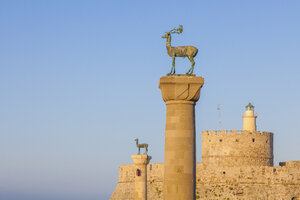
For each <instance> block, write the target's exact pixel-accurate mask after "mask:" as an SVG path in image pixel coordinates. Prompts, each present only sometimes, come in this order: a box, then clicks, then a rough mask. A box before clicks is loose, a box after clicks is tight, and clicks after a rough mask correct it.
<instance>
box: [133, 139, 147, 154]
mask: <svg viewBox="0 0 300 200" xmlns="http://www.w3.org/2000/svg"><path fill="white" fill-rule="evenodd" d="M135 141H136V146H137V148H138V150H139V151H138V154H140V150H141V148H144V149H145V153H144V154H146V155H147V153H148V144H139V139H137V138H136V139H135Z"/></svg>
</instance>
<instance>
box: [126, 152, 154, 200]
mask: <svg viewBox="0 0 300 200" xmlns="http://www.w3.org/2000/svg"><path fill="white" fill-rule="evenodd" d="M131 158H132V160H133V163H134V164H135V172H134V173H135V177H134V179H135V183H134V200H147V164H148V163H149V161H150V159H151V156H148V155H141V154H138V155H133V156H131Z"/></svg>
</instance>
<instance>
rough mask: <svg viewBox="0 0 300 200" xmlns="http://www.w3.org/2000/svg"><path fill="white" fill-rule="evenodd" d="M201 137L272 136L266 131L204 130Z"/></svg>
mask: <svg viewBox="0 0 300 200" xmlns="http://www.w3.org/2000/svg"><path fill="white" fill-rule="evenodd" d="M202 134H203V135H210V136H218V135H219V136H224V135H243V134H251V135H266V136H270V135H273V133H272V132H267V131H246V130H206V131H202Z"/></svg>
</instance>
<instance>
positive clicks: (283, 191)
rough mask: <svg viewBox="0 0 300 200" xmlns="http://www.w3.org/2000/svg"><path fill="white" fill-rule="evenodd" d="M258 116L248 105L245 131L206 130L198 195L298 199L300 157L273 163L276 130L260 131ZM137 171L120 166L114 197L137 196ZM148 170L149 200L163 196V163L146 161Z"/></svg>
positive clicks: (214, 199)
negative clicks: (135, 186)
mask: <svg viewBox="0 0 300 200" xmlns="http://www.w3.org/2000/svg"><path fill="white" fill-rule="evenodd" d="M256 118H257V114H254V106H252V105H251V104H250V103H249V104H248V105H247V106H246V112H245V115H243V119H244V123H243V130H242V131H236V130H235V131H226V130H220V131H203V132H202V162H201V163H196V199H203V200H204V199H205V200H210V199H211V200H217V199H222V200H230V199H231V200H238V199H241V200H300V161H289V162H280V163H279V166H273V133H270V132H260V131H256V121H255V120H256ZM176 164H177V163H175V162H174V165H176ZM134 173H135V168H134V165H122V166H120V171H119V182H118V185H117V188H116V190H115V192H114V193H113V195H112V197H111V200H134V184H135V178H134V176H135V174H134ZM147 173H148V174H147V199H149V200H162V199H163V190H164V164H158V163H150V164H148V166H147ZM178 173H179V172H178ZM179 174H180V173H179ZM180 175H182V176H183V175H184V174H180Z"/></svg>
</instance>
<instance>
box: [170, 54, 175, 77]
mask: <svg viewBox="0 0 300 200" xmlns="http://www.w3.org/2000/svg"><path fill="white" fill-rule="evenodd" d="M172 70H173V73H172ZM172 70H171V74H175V56H173V57H172Z"/></svg>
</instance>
